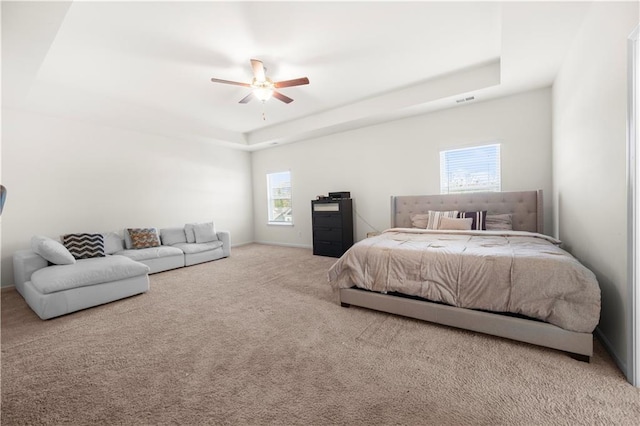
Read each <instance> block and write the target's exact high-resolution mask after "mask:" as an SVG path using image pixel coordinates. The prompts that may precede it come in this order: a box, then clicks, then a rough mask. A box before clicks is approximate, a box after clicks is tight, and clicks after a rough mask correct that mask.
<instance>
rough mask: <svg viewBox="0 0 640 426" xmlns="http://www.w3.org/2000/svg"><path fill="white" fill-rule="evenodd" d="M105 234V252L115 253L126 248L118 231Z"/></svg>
mask: <svg viewBox="0 0 640 426" xmlns="http://www.w3.org/2000/svg"><path fill="white" fill-rule="evenodd" d="M102 235H104V254H113V253H116V252H119V251H122V250H124V246H123V244H122V238H120V235H118V233H117V232H107V233H105V234H102Z"/></svg>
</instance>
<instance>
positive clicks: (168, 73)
mask: <svg viewBox="0 0 640 426" xmlns="http://www.w3.org/2000/svg"><path fill="white" fill-rule="evenodd" d="M589 5H590V3H582V2H570V3H559V2H533V3H523V2H506V3H496V2H469V3H463V2H415V1H414V2H402V3H400V2H364V1H360V2H313V3H311V2H260V3H257V2H255V3H254V2H252V3H249V2H188V3H187V2H99V3H98V2H87V1H82V2H79V1H75V2H55V3H44V2H38V3H30V2H7V1H3V2H2V103H3V108H18V109H25V110H29V111H35V112H40V113H44V114H51V115H55V116H61V117H67V118H71V119H77V120H83V121H88V122H93V123H98V124H104V125H108V126H115V127H121V128H125V129H131V130H137V131H143V132H150V133H154V134H159V135H163V136H166V137H170V138H175V139H187V140H189V139H191V140H193V139H198V140H205V141H211V142H215V143H220V144H225V145H227V146H232V147H235V148H239V149H245V150H255V149H260V148H264V147H268V146H271V145H273V144H276V143H288V142H295V141H298V140H302V139H306V138H309V137H314V136H321V135H326V134H330V133H333V132H336V131H342V130H346V129H353V128H357V127H360V126H363V125H370V124H374V123H378V122H384V121H388V120H392V119H397V118H400V117H405V116H409V115H415V114H420V113H424V112H427V111H431V110H436V109H441V108H450V107H456V106H458V105H464V103H459V104H458V103H456V100H457V99H460V98H466V97H471V96H474V97H475V100H474V101H472V102H478V101H482V100H486V99H491V98H495V97H498V96H504V95H508V94H511V93H516V92H519V91H523V90H529V89H533V88H539V87H545V86H548V85H550V84H551V83H552V82H553V78H554V76H555V74H556V73H557V70H558V68H559V65H560V63H561V61H562V58H563V57H564V55H565V54H566V52H567V50H568V48H569V46H570V44H571V42H572V40H573V38H574V35H575V34H576V32H577V30H578V29H579V27H580V24H581V22H582V20H583V18H584V16H585V14H586V11H587V10H588V8H589ZM251 58H256V59H260V60H262V61H263V62H264V64H265V67H266V68H267V76H269V77H270V78H271V79H272V80H274V81H278V80H288V79H293V78H298V77H303V76H306V77H308V78H309V80H310V84H309V85H305V86H297V87H289V88H284V89H280V91H281V92H282V93H283V94H285V95H287V96H289V97H292V98H293V99H294V102H292V103H290V104H284V103H282V102H280V101H278V100H276V99H271V100H269V101H268V102H266V103H265V104H262V103H261V102H259V101H257V100H253V101H252V102H250V103H248V104H239V103H238V101H239V100H240V99H242V98H243V97H244V96H246V95H247V94H248V93H249V92H248V90H249V89H247V88H244V87H240V86H232V85H225V84H216V83H212V82H211V81H210V78H211V77H217V78H222V79H227V80H235V81H243V82H250V81H251V78H252V73H251V67H250V63H249V59H251ZM263 114H264V119H263Z"/></svg>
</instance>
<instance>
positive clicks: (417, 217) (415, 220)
mask: <svg viewBox="0 0 640 426" xmlns="http://www.w3.org/2000/svg"><path fill="white" fill-rule="evenodd" d="M409 217H410V218H411V226H413V227H414V228H422V229H425V228H426V227H427V224H428V223H429V214H423V213H413V214H411V215H410V216H409Z"/></svg>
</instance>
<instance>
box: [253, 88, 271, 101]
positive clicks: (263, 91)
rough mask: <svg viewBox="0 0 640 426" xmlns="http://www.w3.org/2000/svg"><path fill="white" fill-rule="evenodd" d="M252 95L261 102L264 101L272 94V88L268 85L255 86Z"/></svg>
mask: <svg viewBox="0 0 640 426" xmlns="http://www.w3.org/2000/svg"><path fill="white" fill-rule="evenodd" d="M253 95H254V96H255V97H256V98H257V99H259V100H261V101H262V102H266V101H268V100H269V99H271V96H273V89H272V88H270V87H257V88H255V89H253Z"/></svg>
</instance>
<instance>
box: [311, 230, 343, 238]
mask: <svg viewBox="0 0 640 426" xmlns="http://www.w3.org/2000/svg"><path fill="white" fill-rule="evenodd" d="M313 239H314V240H320V241H342V228H313Z"/></svg>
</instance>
